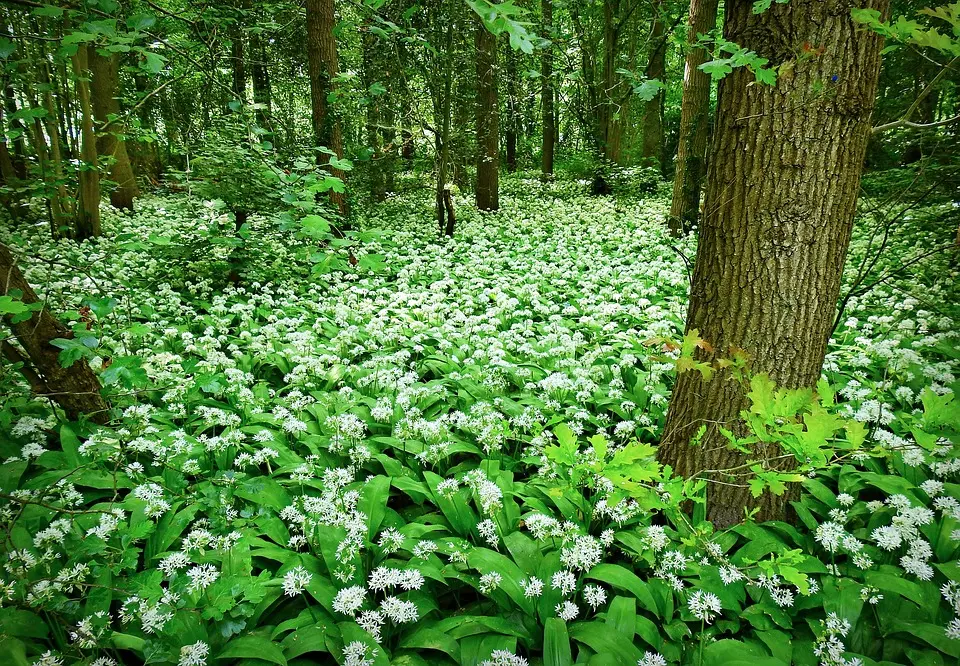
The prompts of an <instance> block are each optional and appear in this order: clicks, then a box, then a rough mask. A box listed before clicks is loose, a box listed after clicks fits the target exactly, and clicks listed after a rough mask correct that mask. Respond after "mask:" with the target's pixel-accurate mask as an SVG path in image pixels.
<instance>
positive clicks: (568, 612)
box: [554, 601, 580, 622]
mask: <svg viewBox="0 0 960 666" xmlns="http://www.w3.org/2000/svg"><path fill="white" fill-rule="evenodd" d="M554 611H556V613H557V617H559V618H560V619H561V620H563V621H564V622H570V621H571V620H576V619H577V615H579V614H580V609H579V608H577V605H576V604H575V603H573V602H572V601H564V602H563V603H559V604H557V607H556V608H555V609H554Z"/></svg>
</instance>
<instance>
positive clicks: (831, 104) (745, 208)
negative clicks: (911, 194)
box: [660, 0, 889, 528]
mask: <svg viewBox="0 0 960 666" xmlns="http://www.w3.org/2000/svg"><path fill="white" fill-rule="evenodd" d="M865 4H866V5H867V6H868V7H870V8H873V9H877V10H879V11H880V12H881V13H882V14H884V15H885V14H886V12H887V8H888V6H889V0H869V1H868V2H866V3H865ZM752 5H753V3H750V2H742V3H731V4H729V5H728V6H727V9H726V18H725V23H726V25H725V30H724V33H725V36H726V38H727V39H728V40H730V41H733V42H736V43H737V44H740V45H741V46H743V47H745V48H748V49H752V50H754V51H756V52H757V53H758V54H759V55H760V56H761V57H764V58H769V59H770V62H771V64H772V65H773V66H779V65H781V64H783V63H785V62H789V63H790V64H791V65H792V69H791V70H790V71H791V75H790V76H782V75H781V77H780V80H779V81H777V85H776V86H766V85H754V82H753V75H752V74H750V73H749V72H747V71H746V70H745V69H740V70H736V71H735V72H734V73H732V74H730V75H728V76H727V77H726V78H724V79H723V81H722V82H721V84H720V92H719V102H718V108H717V129H716V133H715V136H714V142H713V148H712V153H711V160H710V165H709V174H708V177H707V192H706V208H705V212H704V216H703V221H702V224H701V226H700V241H699V244H698V248H697V257H696V262H695V271H694V275H693V285H692V288H691V293H690V308H689V311H688V314H687V330H688V331H693V330H697V331H699V335H700V337H701V338H702V339H704V340H706V341H707V342H708V343H709V345H710V347H709V349H711V351H706V350H698V351H697V352H696V354H697V356H698V357H699V359H700V360H701V361H704V362H712V361H714V360H715V359H717V358H720V357H729V356H730V354H731V353H732V352H733V351H735V350H737V349H740V350H744V351H745V352H746V353H747V354H748V355H749V358H750V369H751V372H753V373H766V374H767V375H768V376H769V377H770V378H771V379H772V380H773V382H774V383H775V384H776V385H777V386H780V387H785V388H797V387H812V386H813V385H814V384H815V383H816V381H817V379H818V378H819V376H820V371H821V366H822V365H823V359H824V354H825V350H826V345H827V339H828V337H829V335H830V331H831V329H832V325H833V320H834V316H835V313H836V305H837V297H838V294H839V289H840V278H841V273H842V271H843V265H844V260H845V257H846V252H847V246H848V244H849V241H850V232H851V227H852V224H853V216H854V212H855V208H856V201H857V193H858V190H859V185H860V173H861V170H862V166H863V158H864V153H865V151H866V145H867V138H868V137H869V135H870V115H871V111H872V108H873V104H874V99H875V95H876V87H877V79H878V75H879V70H880V50H881V48H882V40H881V38H880V37H878V36H877V35H876V34H873V33H871V32H870V31H866V30H858V28H857V25H856V24H855V23H854V22H853V20H852V19H851V18H850V11H849V7H850V5H849V2H847V1H846V0H791V2H790V3H789V5H785V4H778V3H775V4H774V5H772V6H771V7H770V8H769V9H767V10H766V11H764V12H763V13H761V14H754V13H753V11H752ZM804 44H815V45H817V46H818V47H820V48H822V55H821V56H819V57H815V58H797V54H800V53H802V52H803V46H804ZM782 71H783V68H781V72H782ZM824 87H825V89H826V91H827V92H828V94H825V91H824V90H823V89H822V88H824ZM748 404H749V402H748V400H747V398H746V396H745V389H744V388H743V386H742V385H741V384H740V383H739V382H737V381H734V380H733V379H732V378H731V376H730V374H729V371H727V370H719V371H718V372H717V373H716V374H715V375H714V377H713V378H712V380H711V381H704V379H703V378H702V376H701V375H700V373H698V372H696V371H687V372H682V373H680V375H679V377H678V379H677V383H676V386H675V387H674V390H673V396H672V398H671V401H670V408H669V411H668V414H667V422H666V426H665V429H664V433H663V439H662V444H661V446H660V458H661V461H662V462H663V463H665V464H669V465H671V466H672V467H673V469H674V471H675V472H676V473H677V474H679V475H682V476H686V477H692V476H705V477H707V478H709V479H711V480H715V481H720V482H723V483H725V484H728V485H720V484H717V485H713V484H710V485H709V488H708V505H707V506H708V517H709V518H710V519H711V520H712V521H713V522H714V524H715V525H716V526H717V527H718V528H724V527H727V526H729V525H731V524H733V523H736V522H738V521H740V520H741V519H742V518H743V515H744V507H754V506H755V507H758V508H759V509H760V514H759V516H760V519H774V518H781V519H782V518H783V516H784V511H785V506H786V500H787V496H788V495H789V493H788V494H785V495H782V496H780V497H776V496H773V495H771V494H769V493H765V494H763V495H762V496H761V497H760V498H759V499H757V500H754V499H753V498H752V497H751V494H750V492H749V490H748V489H747V487H746V481H745V480H744V478H743V477H742V476H730V475H724V474H722V473H704V471H705V470H724V469H730V468H732V467H735V466H738V465H742V464H743V463H744V456H743V455H741V454H739V453H736V452H734V451H731V450H730V449H728V448H727V446H726V439H725V438H724V436H723V435H722V434H721V433H720V431H719V429H718V426H720V425H722V426H724V427H726V428H727V429H729V430H732V431H734V432H738V433H741V434H743V433H744V427H743V424H742V421H740V418H739V414H740V412H741V410H743V409H745V408H746V407H747V406H748ZM701 425H704V426H706V431H705V435H704V436H703V438H702V440H701V445H700V446H697V447H690V446H689V445H688V443H689V442H690V439H691V438H692V437H693V436H694V434H695V433H696V432H697V430H698V429H699V428H700V427H701ZM778 453H779V449H774V448H772V447H765V446H763V445H759V446H758V450H757V451H756V453H755V456H751V458H752V459H759V460H764V459H769V458H770V457H772V456H773V455H777V454H778ZM770 467H774V465H772V464H771V465H770ZM729 484H732V485H729Z"/></svg>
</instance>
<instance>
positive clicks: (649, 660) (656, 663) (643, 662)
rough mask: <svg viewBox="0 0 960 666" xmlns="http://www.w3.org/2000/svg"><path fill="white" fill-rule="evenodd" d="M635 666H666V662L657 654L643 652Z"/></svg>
mask: <svg viewBox="0 0 960 666" xmlns="http://www.w3.org/2000/svg"><path fill="white" fill-rule="evenodd" d="M637 666H667V660H666V659H664V658H663V657H662V656H661V655H660V654H659V653H657V652H644V653H643V657H642V658H641V659H640V661H638V662H637Z"/></svg>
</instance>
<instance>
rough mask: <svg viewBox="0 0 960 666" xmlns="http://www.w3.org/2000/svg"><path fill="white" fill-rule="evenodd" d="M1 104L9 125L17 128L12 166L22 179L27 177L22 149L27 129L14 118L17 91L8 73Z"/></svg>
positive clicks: (5, 76)
mask: <svg viewBox="0 0 960 666" xmlns="http://www.w3.org/2000/svg"><path fill="white" fill-rule="evenodd" d="M3 104H4V110H5V111H6V114H7V117H8V118H9V119H10V121H9V122H10V126H11V127H12V128H13V129H14V130H19V131H18V136H17V138H15V139H14V140H13V168H14V171H16V174H17V178H19V179H20V180H24V179H26V177H27V163H26V157H25V155H26V150H24V142H25V141H26V136H27V130H26V128H25V127H24V126H23V123H22V122H21V121H20V119H19V118H16V113H17V110H18V109H17V91H16V89H15V88H14V87H13V82H12V81H11V76H10V74H5V75H4V85H3Z"/></svg>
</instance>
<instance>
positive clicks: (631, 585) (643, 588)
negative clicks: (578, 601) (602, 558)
mask: <svg viewBox="0 0 960 666" xmlns="http://www.w3.org/2000/svg"><path fill="white" fill-rule="evenodd" d="M585 578H588V579H591V580H598V581H600V582H602V583H606V584H607V585H611V586H613V587H616V588H619V589H621V590H627V591H628V592H631V593H632V594H633V596H635V597H636V598H637V601H639V602H640V608H642V609H643V610H645V611H649V612H650V613H653V614H654V615H656V616H657V617H660V615H659V612H658V609H657V603H656V601H654V599H653V595H652V594H651V593H650V590H649V588H648V586H647V584H646V583H645V582H644V581H642V580H640V578H639V577H638V576H637V575H636V574H635V573H633V572H632V571H628V570H627V569H625V568H624V567H622V566H620V565H619V564H598V565H597V566H595V567H593V568H592V569H591V570H590V571H589V572H588V573H587V575H586V576H585Z"/></svg>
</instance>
